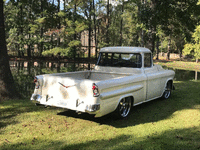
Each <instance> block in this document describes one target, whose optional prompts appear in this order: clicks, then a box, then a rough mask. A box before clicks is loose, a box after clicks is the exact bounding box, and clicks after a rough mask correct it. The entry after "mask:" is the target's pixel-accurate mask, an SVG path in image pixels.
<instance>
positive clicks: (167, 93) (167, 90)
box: [162, 82, 172, 99]
mask: <svg viewBox="0 0 200 150" xmlns="http://www.w3.org/2000/svg"><path fill="white" fill-rule="evenodd" d="M171 90H172V89H171V83H170V82H167V85H166V87H165V91H164V93H163V95H162V98H163V99H168V98H169V97H170V96H171Z"/></svg>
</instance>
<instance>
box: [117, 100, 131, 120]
mask: <svg viewBox="0 0 200 150" xmlns="http://www.w3.org/2000/svg"><path fill="white" fill-rule="evenodd" d="M130 110H131V99H130V98H123V99H122V100H121V101H120V103H119V113H120V115H121V116H122V117H126V116H128V114H129V112H130Z"/></svg>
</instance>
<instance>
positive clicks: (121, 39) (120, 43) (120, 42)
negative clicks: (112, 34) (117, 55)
mask: <svg viewBox="0 0 200 150" xmlns="http://www.w3.org/2000/svg"><path fill="white" fill-rule="evenodd" d="M123 13H124V0H122V15H123ZM122 30H123V16H121V22H120V41H119V45H120V46H122V41H123V37H122Z"/></svg>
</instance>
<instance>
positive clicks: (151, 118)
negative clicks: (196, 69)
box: [0, 81, 200, 150]
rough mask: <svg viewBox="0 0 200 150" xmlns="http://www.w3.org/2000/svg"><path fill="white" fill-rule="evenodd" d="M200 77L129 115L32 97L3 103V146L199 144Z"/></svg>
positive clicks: (0, 141)
mask: <svg viewBox="0 0 200 150" xmlns="http://www.w3.org/2000/svg"><path fill="white" fill-rule="evenodd" d="M199 85H200V81H176V82H175V87H176V90H175V91H174V92H173V93H172V97H171V98H170V99H169V100H161V99H157V100H154V101H151V102H148V103H145V104H142V105H139V106H136V107H134V110H133V111H132V112H131V114H130V116H129V117H128V118H126V119H123V120H116V119H115V118H113V116H112V115H107V116H104V117H102V118H93V116H91V115H88V114H81V115H78V114H76V113H75V112H73V111H66V110H64V109H61V108H44V107H36V106H35V105H34V104H32V103H31V102H30V101H29V100H15V101H14V100H10V101H5V102H2V103H0V108H1V109H0V149H9V150H10V149H19V150H24V149H27V150H28V149H29V150H30V149H38V150H39V149H47V150H49V149H61V150H62V149H63V150H64V149H70V150H71V149H72V150H73V149H74V150H77V149H80V150H83V149H85V150H86V149H87V150H94V149H99V150H101V149H111V150H121V149H124V150H127V149H152V150H153V149H168V148H169V147H170V149H172V150H173V149H174V150H176V149H200V99H199V96H200V95H199V88H200V86H199Z"/></svg>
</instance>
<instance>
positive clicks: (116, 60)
mask: <svg viewBox="0 0 200 150" xmlns="http://www.w3.org/2000/svg"><path fill="white" fill-rule="evenodd" d="M141 60H142V59H141V54H138V53H100V55H99V58H98V62H97V65H99V66H111V67H131V68H141V67H142V61H141Z"/></svg>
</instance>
